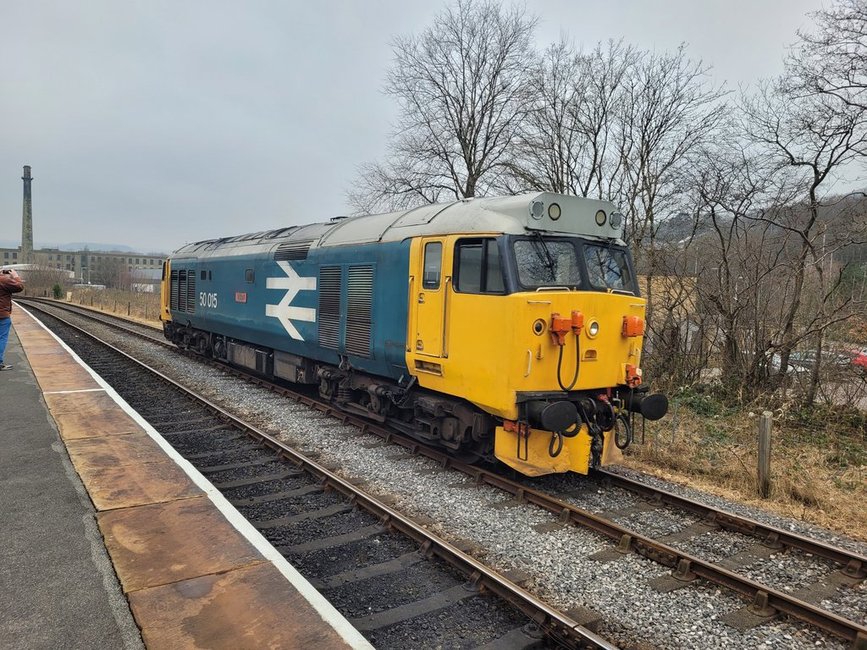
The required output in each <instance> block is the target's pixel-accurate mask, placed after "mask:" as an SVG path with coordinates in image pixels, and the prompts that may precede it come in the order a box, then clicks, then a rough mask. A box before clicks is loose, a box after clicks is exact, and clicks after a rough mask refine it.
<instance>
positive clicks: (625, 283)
mask: <svg viewBox="0 0 867 650" xmlns="http://www.w3.org/2000/svg"><path fill="white" fill-rule="evenodd" d="M558 199H560V202H562V203H565V204H566V205H564V206H561V205H560V204H559V203H550V204H548V205H547V206H546V205H545V204H544V203H543V202H542V201H538V202H536V203H542V205H541V206H539V205H535V206H534V205H532V204H531V206H530V215H529V218H528V220H527V221H528V224H527V225H528V226H530V227H527V228H526V229H525V232H523V233H520V234H518V233H495V232H492V233H479V232H472V233H468V234H466V235H462V234H450V235H446V236H434V237H422V238H418V239H416V240H414V241H413V244H412V248H411V253H410V269H411V276H410V278H409V287H410V289H409V293H410V300H409V305H410V312H411V313H410V318H409V321H408V326H407V330H408V331H407V365H408V367H409V369H410V371H411V372H414V373H416V374H417V377H418V381H419V384H420V385H421V386H424V387H427V388H430V389H433V390H436V391H438V392H442V393H446V394H451V395H462V396H463V397H464V398H465V399H467V400H469V401H470V402H472V403H473V404H474V405H475V406H477V407H478V408H480V409H481V410H483V411H485V412H487V413H489V414H491V415H493V416H494V417H495V419H496V422H497V426H496V429H495V434H494V454H495V455H496V457H497V458H498V459H500V460H501V461H503V462H505V463H506V464H508V465H510V466H511V467H513V468H515V469H517V470H519V471H521V472H522V473H525V474H529V475H539V474H546V473H551V472H564V471H574V472H579V473H585V474H586V473H587V472H588V471H589V469H590V468H591V467H593V466H596V465H600V464H603V463H605V462H606V457H607V456H608V455H609V453H610V451H611V448H612V444H614V443H615V437H616V438H617V439H618V446H620V447H621V448H622V447H624V446H625V445H626V444H628V443H629V441H630V440H631V422H632V418H631V417H630V416H629V413H630V412H635V413H639V414H641V415H643V416H644V417H648V418H650V419H658V418H659V417H662V416H663V415H664V414H665V411H666V410H667V401H666V400H665V398H664V397H663V396H661V395H655V396H649V395H647V393H645V392H643V390H642V387H641V370H640V368H641V366H640V361H641V346H642V340H643V334H644V317H645V301H644V300H643V299H642V298H641V297H640V294H639V289H638V283H637V280H636V277H635V273H634V269H633V267H632V260H631V256H630V254H629V250H628V248H627V247H626V246H625V244H624V243H623V242H622V241H621V240H620V239H619V237H618V235H619V229H620V227H622V217H620V216H619V215H616V213H613V212H612V211H610V208H609V204H602V205H604V206H605V208H609V209H605V208H603V207H599V205H593V206H592V207H593V208H594V209H593V210H592V211H590V212H589V214H588V211H587V206H586V203H591V204H601V203H602V202H594V201H590V202H587V201H581V200H576V199H570V198H569V197H558ZM546 208H547V210H546ZM570 208H571V213H570ZM579 208H580V209H579ZM534 211H535V212H534ZM539 212H541V213H542V214H543V215H545V214H547V215H548V219H547V221H548V223H547V224H546V223H542V222H541V219H538V220H537V219H535V214H538V213H539ZM554 215H556V217H557V218H556V219H554V218H553V216H554ZM561 219H562V220H561ZM609 219H610V220H611V221H612V222H614V223H613V224H612V223H611V222H609ZM555 221H556V222H559V223H556V224H555V223H554V222H555Z"/></svg>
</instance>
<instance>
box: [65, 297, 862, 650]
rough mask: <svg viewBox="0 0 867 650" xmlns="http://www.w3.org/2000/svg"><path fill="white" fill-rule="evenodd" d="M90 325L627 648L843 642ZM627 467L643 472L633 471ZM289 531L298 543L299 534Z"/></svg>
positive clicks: (805, 529) (583, 500) (782, 568)
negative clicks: (594, 621) (517, 576)
mask: <svg viewBox="0 0 867 650" xmlns="http://www.w3.org/2000/svg"><path fill="white" fill-rule="evenodd" d="M62 316H63V317H64V318H66V319H67V320H69V321H71V322H78V321H81V320H83V319H81V318H79V317H75V316H71V315H69V314H63V315H62ZM86 327H87V328H88V329H91V330H93V331H94V333H95V334H97V335H98V336H100V337H102V338H104V339H105V340H107V341H108V342H110V343H112V344H114V345H117V346H118V347H120V348H121V349H125V350H128V351H129V353H130V354H132V355H134V356H137V357H139V358H142V359H143V360H146V361H147V363H149V364H151V365H153V366H154V367H156V368H157V369H159V370H161V371H162V372H164V373H165V374H167V375H169V376H171V377H173V378H175V379H176V380H177V381H179V382H180V383H182V384H185V385H187V386H190V387H191V388H192V389H193V390H195V391H197V392H199V393H201V394H203V395H204V396H206V397H207V398H208V399H210V400H212V401H213V402H215V403H216V404H218V405H220V406H222V407H224V408H226V409H227V410H230V411H232V412H234V413H236V414H238V415H239V416H240V417H243V418H244V419H247V420H248V421H250V422H251V423H253V424H256V425H257V426H259V427H260V428H262V429H264V430H266V431H269V432H271V433H272V434H273V435H275V437H277V438H278V439H280V440H281V441H283V442H285V443H287V444H289V445H291V446H292V447H294V448H296V449H298V450H300V451H302V452H306V453H309V454H311V455H313V456H315V457H316V458H318V459H319V460H320V462H324V463H326V464H327V465H328V466H329V467H336V468H338V469H337V472H338V473H339V474H341V475H342V476H344V477H345V478H348V479H350V480H355V481H359V480H361V479H363V480H364V481H366V488H365V489H367V490H368V491H370V492H371V493H373V494H375V495H378V496H385V497H389V499H390V500H391V502H393V503H394V506H393V507H395V508H396V509H397V510H399V511H401V512H403V513H404V514H406V515H408V516H412V517H416V518H418V519H422V520H424V521H425V522H431V523H429V524H427V525H428V526H429V527H430V528H431V529H432V530H434V531H435V532H437V533H439V534H440V535H442V536H443V537H445V538H446V539H449V540H453V541H460V542H466V543H469V544H470V545H471V546H472V548H473V549H474V550H473V551H472V552H473V554H474V555H476V556H477V557H478V558H479V559H481V560H483V561H485V562H486V563H488V564H489V565H491V566H493V567H494V568H496V569H498V570H500V571H508V570H519V571H521V572H523V573H524V574H526V576H527V583H526V588H527V589H529V590H530V591H531V592H533V593H535V594H537V595H538V596H540V597H541V598H543V599H544V600H546V601H547V602H549V603H550V604H552V605H553V606H555V607H557V608H558V609H561V610H563V611H568V610H569V609H571V608H573V607H576V606H579V605H580V606H584V607H589V608H591V609H593V610H595V611H596V612H598V613H599V614H601V615H602V617H603V618H604V619H605V620H606V622H605V623H604V624H603V625H602V626H601V627H600V629H599V632H600V634H602V635H603V636H605V637H606V638H608V639H609V640H611V641H612V642H614V643H617V644H621V645H627V646H628V645H635V644H640V643H644V644H650V645H652V646H654V647H660V648H695V647H703V648H731V647H754V648H767V649H770V648H780V649H784V648H785V649H788V648H808V647H810V648H815V647H828V648H845V647H847V644H846V643H845V642H843V641H841V640H839V639H836V638H834V637H829V636H827V635H825V634H824V633H822V632H820V631H818V630H816V629H814V628H811V627H809V626H806V625H803V624H799V623H797V622H792V621H788V620H779V619H777V620H774V621H771V622H769V623H765V624H763V625H761V626H759V627H756V628H753V629H751V630H749V631H747V632H746V633H741V632H738V631H737V630H735V629H734V628H731V627H729V626H728V625H726V624H724V623H722V622H721V621H720V620H719V619H720V617H722V616H723V615H724V614H726V613H727V612H730V611H732V610H735V609H739V608H740V607H742V606H743V605H744V604H745V602H744V601H743V600H741V599H740V598H738V597H736V596H735V595H733V594H731V593H729V592H727V591H723V590H720V589H718V588H716V587H715V586H714V585H709V584H707V583H704V582H702V581H696V582H695V583H692V584H691V585H690V586H688V587H686V588H683V589H679V590H676V591H672V592H668V593H659V592H657V591H655V590H654V589H652V588H651V587H649V586H648V582H649V581H650V580H652V579H653V578H655V577H658V576H661V575H666V574H668V573H669V569H667V568H666V567H663V566H661V565H659V564H656V563H654V562H651V561H650V560H647V559H645V558H643V557H641V556H638V555H635V554H630V555H625V556H623V557H622V558H620V559H618V560H616V561H612V562H604V563H603V562H599V561H596V560H592V559H589V558H588V557H587V556H588V555H590V554H592V553H595V552H597V551H600V550H603V549H608V548H611V546H612V545H611V543H610V542H608V541H607V540H606V539H603V538H601V537H600V536H598V535H596V534H594V533H591V532H588V531H585V530H583V529H580V528H576V527H561V528H559V529H556V530H554V531H553V532H548V533H541V532H538V531H537V529H536V528H537V527H538V526H540V525H541V524H551V523H554V522H555V521H556V517H555V516H554V515H551V514H549V513H547V512H544V511H542V510H541V509H538V508H535V507H532V506H527V505H515V504H514V503H512V502H511V501H510V497H509V496H508V495H505V494H504V493H502V492H500V491H498V490H495V489H493V488H491V487H488V486H482V487H477V486H475V485H473V483H472V481H471V480H470V479H469V478H467V477H465V476H463V475H461V474H459V473H457V472H455V471H451V470H441V469H439V467H438V466H437V465H436V464H435V463H433V462H431V461H427V460H425V459H422V458H418V457H407V456H406V455H404V454H402V453H399V450H396V448H395V447H394V446H392V445H385V446H383V445H379V444H374V443H377V442H379V438H377V437H375V436H372V435H368V434H364V435H362V434H360V433H359V430H358V429H357V428H355V427H352V426H346V425H340V424H339V423H338V422H337V421H335V420H334V419H332V418H328V417H326V416H324V415H323V414H321V413H319V412H317V411H315V410H312V409H309V408H307V407H304V406H302V405H299V404H297V403H293V402H291V401H289V400H288V399H287V398H285V397H281V396H279V395H276V394H274V393H271V392H269V391H268V390H267V389H264V388H260V387H258V386H254V385H252V384H249V383H245V382H243V381H242V380H239V379H238V378H236V377H232V376H229V375H227V374H224V373H222V372H220V371H219V370H217V369H214V368H211V367H209V366H207V365H204V364H201V363H198V362H196V361H195V360H191V359H189V358H187V357H184V356H182V355H179V354H176V353H174V352H172V351H169V350H165V349H161V348H155V347H154V346H153V345H151V344H148V343H147V342H144V341H141V340H138V339H132V338H130V337H128V336H126V335H123V334H121V333H118V332H117V331H116V330H112V329H111V328H108V327H105V326H99V325H93V324H91V323H89V324H87V325H86ZM624 473H627V474H628V475H629V476H630V477H633V478H634V477H636V476H637V474H636V473H635V472H625V471H624ZM641 480H643V481H645V482H647V483H650V484H655V485H659V486H660V487H664V488H665V489H667V490H669V491H673V492H679V493H684V495H685V496H689V497H690V498H694V499H699V500H702V501H704V502H706V503H710V504H712V505H715V506H720V507H724V508H726V509H727V510H730V511H733V512H737V513H740V514H745V515H746V516H749V517H751V518H754V519H757V520H759V521H762V522H763V523H767V524H769V525H773V526H778V527H781V528H785V529H786V530H791V531H794V532H799V533H801V534H805V535H809V536H812V537H816V538H819V539H822V540H824V541H828V542H831V543H834V544H836V545H838V546H843V547H846V548H850V549H853V550H857V551H859V552H862V553H864V552H865V551H867V545H864V544H862V543H860V542H857V541H854V540H846V539H843V538H841V537H839V536H837V535H835V534H834V533H832V532H830V531H824V530H818V529H815V528H814V527H812V526H807V525H805V524H804V523H803V522H798V521H795V520H788V519H785V518H781V517H778V516H776V515H770V514H768V513H764V512H762V511H758V510H756V509H754V508H747V507H745V506H741V505H739V504H735V503H730V502H727V501H725V500H723V499H720V498H719V497H715V496H712V495H705V494H704V493H700V492H697V491H695V490H691V489H689V488H685V487H683V486H677V485H674V484H671V483H668V482H664V481H662V480H661V479H656V478H652V477H641ZM529 484H531V485H533V486H534V487H536V488H538V489H542V490H546V491H557V492H558V493H561V494H563V495H567V496H568V499H569V500H570V501H573V502H575V503H576V504H578V505H580V507H583V508H585V509H588V510H591V511H595V512H602V511H616V510H620V509H626V508H629V507H631V506H632V505H634V504H635V502H636V498H635V497H634V495H631V494H628V493H626V492H625V491H624V490H619V489H611V490H601V489H599V486H598V485H593V484H592V482H590V481H585V480H584V479H582V478H581V477H576V476H572V477H563V476H557V477H548V478H545V479H543V480H541V481H535V482H530V483H529ZM346 516H348V515H345V514H344V515H337V516H336V517H335V520H334V522H332V523H333V524H334V525H339V520H340V518H341V517H346ZM622 521H623V522H624V523H626V524H628V525H630V526H632V527H634V528H636V529H637V530H640V531H642V532H643V533H645V534H648V535H660V534H669V533H673V532H677V531H678V530H681V529H682V528H685V527H686V526H688V525H690V524H691V523H692V522H693V521H694V520H693V519H691V518H690V517H689V516H684V515H683V514H682V513H678V512H674V511H672V512H667V513H665V514H664V515H662V516H660V513H658V512H654V513H646V512H638V513H631V514H629V515H625V516H624V518H623V520H622ZM299 532H300V531H295V532H294V533H292V534H291V535H290V537H293V538H294V537H295V536H296V535H298V533H299ZM288 533H289V531H287V534H288ZM286 541H287V542H290V543H292V542H294V541H295V539H292V540H291V541H290V539H288V538H287V540H286ZM748 543H749V542H745V538H743V537H742V536H739V535H736V534H733V533H720V532H714V533H710V534H707V535H706V536H705V535H702V536H699V537H696V538H692V539H690V540H687V541H684V542H679V544H678V545H679V546H680V547H681V548H684V549H688V550H689V552H694V553H696V554H697V555H700V556H702V557H707V558H709V559H721V558H722V557H726V556H727V555H730V554H732V553H736V552H738V551H739V550H741V544H748ZM823 566H824V565H822V563H821V562H818V561H817V559H816V558H809V557H807V558H805V557H799V556H795V555H792V554H787V553H780V554H778V556H775V557H772V558H771V559H770V560H767V561H763V562H762V564H761V566H760V567H759V566H756V568H755V569H754V579H757V580H761V581H763V582H767V583H768V584H770V585H774V586H777V585H786V584H794V585H795V586H803V582H804V580H807V581H810V580H811V579H812V578H818V577H821V575H822V573H821V572H822V571H823V570H824V569H823V568H822V567H823ZM817 567H818V568H817ZM810 572H815V573H816V575H815V576H812V574H811V573H810ZM804 575H810V576H811V577H810V578H804V577H803V576H804ZM793 578H796V579H795V580H794V583H793ZM865 601H867V594H865V590H864V588H863V584H862V585H858V586H856V587H855V588H852V589H846V590H841V591H840V592H839V593H838V594H837V595H836V597H835V598H832V599H829V600H828V601H826V602H825V603H823V606H825V607H827V608H829V609H831V610H832V611H835V612H839V613H840V614H841V615H846V616H850V617H852V618H853V619H854V620H859V619H857V618H855V616H856V615H857V614H858V613H861V619H860V620H861V621H862V623H863V619H864V615H863V612H864V609H865Z"/></svg>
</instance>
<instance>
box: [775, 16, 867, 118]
mask: <svg viewBox="0 0 867 650" xmlns="http://www.w3.org/2000/svg"><path fill="white" fill-rule="evenodd" d="M811 15H812V16H813V18H814V19H815V20H816V27H817V29H816V31H815V32H810V31H800V32H798V36H799V39H800V40H799V43H798V44H797V46H796V48H795V49H794V50H793V51H792V53H791V54H790V56H789V58H788V61H787V64H788V76H787V78H786V80H785V84H786V88H787V90H788V91H789V92H791V93H792V94H795V95H816V94H819V95H830V96H833V97H835V98H836V99H838V100H839V101H840V102H842V103H844V104H846V105H848V106H850V107H856V108H861V109H862V110H863V109H865V108H867V2H865V1H864V0H839V2H838V3H837V4H836V5H834V6H832V7H830V8H828V9H822V10H821V11H817V12H815V13H813V14H811Z"/></svg>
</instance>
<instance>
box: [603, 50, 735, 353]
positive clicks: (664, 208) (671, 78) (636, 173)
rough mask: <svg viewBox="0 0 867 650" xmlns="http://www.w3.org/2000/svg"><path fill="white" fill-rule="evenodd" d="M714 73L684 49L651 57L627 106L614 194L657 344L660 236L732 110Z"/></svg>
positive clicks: (638, 70) (641, 66) (636, 75)
mask: <svg viewBox="0 0 867 650" xmlns="http://www.w3.org/2000/svg"><path fill="white" fill-rule="evenodd" d="M707 71H708V70H707V68H706V67H705V66H704V65H703V64H702V63H701V61H692V60H690V59H689V58H688V57H687V54H686V48H685V46H681V47H680V48H678V50H677V51H675V52H672V53H662V54H659V53H645V54H644V55H643V56H642V57H641V60H640V61H639V62H638V64H637V65H636V66H635V69H634V72H633V74H632V76H631V79H630V80H629V84H628V90H627V92H626V94H625V97H624V102H623V106H622V115H621V117H620V120H621V123H622V128H621V129H620V133H619V136H618V137H619V141H618V148H619V152H618V153H619V159H620V160H621V161H622V173H620V174H618V176H617V177H616V178H615V179H614V183H613V186H612V187H611V189H610V194H611V195H612V199H613V200H614V202H615V203H616V204H617V205H619V206H620V207H621V208H622V209H623V210H624V213H625V214H626V237H627V240H628V241H629V243H630V244H631V246H632V249H633V256H634V258H635V261H636V266H638V268H639V270H640V271H641V272H643V274H644V276H645V279H646V284H645V296H646V298H647V313H648V323H649V324H650V334H651V344H652V341H653V338H654V337H655V336H656V335H658V332H654V331H653V329H654V323H655V322H656V321H655V319H654V314H653V312H654V301H653V298H654V297H653V277H654V276H655V274H656V271H657V267H658V265H659V260H658V258H657V256H656V248H657V241H656V240H657V233H658V230H659V227H660V225H661V224H662V222H663V221H664V220H665V219H666V218H667V217H669V216H670V215H672V214H674V213H676V212H678V211H679V210H680V208H681V207H682V206H683V202H684V199H685V196H686V190H687V189H688V188H687V186H686V185H685V184H684V183H683V179H684V178H685V177H686V176H687V174H686V172H687V170H688V169H689V167H690V165H691V164H692V160H693V159H694V157H695V156H696V155H697V154H698V152H699V151H700V149H701V147H702V146H703V145H704V144H705V143H707V142H708V141H710V140H711V139H712V137H713V134H714V132H715V131H716V129H717V127H718V126H719V124H720V123H721V121H722V120H723V118H724V117H725V115H726V111H727V107H726V105H725V104H724V103H723V101H722V100H723V98H724V96H725V94H726V93H725V91H724V89H722V88H714V87H710V86H709V85H708V81H707ZM651 350H652V348H651Z"/></svg>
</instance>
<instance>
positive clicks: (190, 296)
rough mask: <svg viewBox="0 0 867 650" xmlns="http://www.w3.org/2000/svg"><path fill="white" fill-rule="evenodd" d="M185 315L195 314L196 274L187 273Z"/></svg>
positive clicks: (192, 272)
mask: <svg viewBox="0 0 867 650" xmlns="http://www.w3.org/2000/svg"><path fill="white" fill-rule="evenodd" d="M187 313H188V314H195V313H196V272H195V271H188V272H187Z"/></svg>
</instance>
